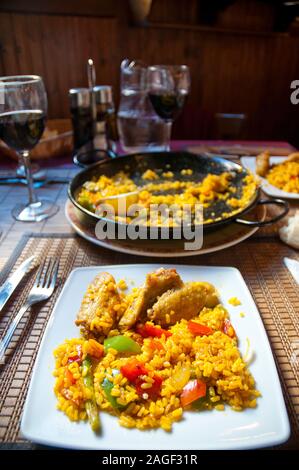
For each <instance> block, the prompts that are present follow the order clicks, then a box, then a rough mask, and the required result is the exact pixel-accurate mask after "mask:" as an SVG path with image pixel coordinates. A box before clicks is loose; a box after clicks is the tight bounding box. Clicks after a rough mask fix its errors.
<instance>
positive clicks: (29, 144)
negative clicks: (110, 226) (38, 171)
mask: <svg viewBox="0 0 299 470" xmlns="http://www.w3.org/2000/svg"><path fill="white" fill-rule="evenodd" d="M45 121H46V116H45V114H44V113H43V112H42V111H41V110H38V109H33V110H31V109H30V110H18V111H9V112H6V113H2V114H0V138H1V139H2V140H3V141H4V142H5V143H6V144H7V145H8V146H9V147H11V148H13V149H14V150H16V151H18V152H19V151H22V150H25V149H26V150H31V149H32V148H33V147H35V146H36V144H37V143H38V142H39V140H40V138H41V136H42V133H43V132H44V129H45Z"/></svg>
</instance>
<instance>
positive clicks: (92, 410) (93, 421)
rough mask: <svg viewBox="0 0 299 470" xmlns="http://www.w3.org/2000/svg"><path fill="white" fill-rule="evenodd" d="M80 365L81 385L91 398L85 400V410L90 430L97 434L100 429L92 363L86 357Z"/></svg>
mask: <svg viewBox="0 0 299 470" xmlns="http://www.w3.org/2000/svg"><path fill="white" fill-rule="evenodd" d="M82 365H83V369H82V375H83V383H84V385H85V387H87V388H88V389H89V390H90V392H91V398H90V399H89V400H86V402H85V409H86V413H87V416H88V421H89V424H90V426H91V429H92V430H93V431H94V432H97V431H98V430H99V429H100V418H99V411H98V407H97V403H96V400H95V396H94V386H93V377H92V362H91V359H90V357H88V356H86V358H85V359H84V361H83V364H82Z"/></svg>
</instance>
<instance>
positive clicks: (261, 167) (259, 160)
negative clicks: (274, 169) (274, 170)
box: [255, 150, 270, 176]
mask: <svg viewBox="0 0 299 470" xmlns="http://www.w3.org/2000/svg"><path fill="white" fill-rule="evenodd" d="M255 166H256V169H255V171H256V174H257V175H259V176H266V174H267V173H268V171H269V170H270V152H268V150H266V151H265V152H262V153H260V154H259V155H257V157H256V162H255Z"/></svg>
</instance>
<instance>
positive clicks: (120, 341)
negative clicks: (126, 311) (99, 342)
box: [104, 335, 141, 354]
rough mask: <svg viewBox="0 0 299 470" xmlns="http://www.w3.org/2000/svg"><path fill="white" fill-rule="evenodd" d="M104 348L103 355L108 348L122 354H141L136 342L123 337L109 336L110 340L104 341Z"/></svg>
mask: <svg viewBox="0 0 299 470" xmlns="http://www.w3.org/2000/svg"><path fill="white" fill-rule="evenodd" d="M104 348H105V353H107V352H108V350H109V349H110V348H112V349H116V351H118V352H122V353H133V354H139V353H140V352H141V347H140V346H139V344H138V343H136V341H134V340H133V339H131V338H128V337H127V336H123V335H118V336H111V338H107V339H105V341H104Z"/></svg>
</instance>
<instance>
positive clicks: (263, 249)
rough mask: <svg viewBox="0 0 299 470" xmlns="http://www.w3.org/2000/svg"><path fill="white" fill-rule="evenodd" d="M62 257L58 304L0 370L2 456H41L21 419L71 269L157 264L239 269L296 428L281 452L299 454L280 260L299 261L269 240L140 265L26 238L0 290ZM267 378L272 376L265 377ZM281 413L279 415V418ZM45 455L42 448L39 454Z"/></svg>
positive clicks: (294, 363) (292, 335)
mask: <svg viewBox="0 0 299 470" xmlns="http://www.w3.org/2000/svg"><path fill="white" fill-rule="evenodd" d="M32 254H35V255H36V256H40V257H41V258H43V257H44V256H45V254H47V255H48V256H59V258H60V272H59V285H58V288H57V289H56V291H55V293H54V294H53V296H52V297H51V298H50V299H49V300H48V301H47V302H46V303H44V304H42V305H37V306H35V307H33V309H32V310H31V311H30V312H29V313H28V314H27V316H26V317H25V318H24V319H23V320H22V321H21V323H20V325H19V327H18V328H17V330H16V333H15V335H14V339H13V341H12V342H11V345H10V349H9V351H8V355H7V357H6V362H5V365H4V366H0V442H1V443H2V444H1V446H2V448H7V446H12V447H14V448H24V449H28V448H36V447H37V446H36V445H34V444H32V443H28V442H27V441H26V440H25V439H24V438H22V436H21V435H20V430H19V428H20V419H21V415H22V410H23V406H24V402H25V399H26V394H27V390H28V386H29V382H30V376H31V372H32V367H33V364H34V362H35V358H36V355H37V352H38V348H39V345H40V341H41V338H42V336H43V333H44V330H45V327H46V324H47V322H48V320H49V317H50V315H51V312H52V309H53V306H54V304H55V302H56V300H57V297H58V295H59V293H60V291H61V288H62V286H63V284H64V282H65V280H66V278H67V277H68V275H69V273H70V272H71V270H72V269H74V268H77V267H80V266H89V265H104V264H123V263H151V262H153V263H159V264H161V266H163V264H166V263H167V264H169V263H172V264H178V265H179V264H192V265H194V264H195V265H219V266H235V267H236V268H238V269H239V270H240V271H241V273H242V275H243V276H244V278H245V281H246V283H247V285H248V287H249V289H250V291H251V293H252V295H253V297H254V300H255V302H256V304H257V307H258V309H259V311H260V314H261V316H262V319H263V322H264V325H265V327H266V330H267V333H268V336H269V340H270V342H271V346H272V350H273V353H274V357H275V360H276V363H277V367H278V371H279V376H280V380H281V383H282V388H283V394H284V397H285V401H286V406H287V409H288V414H289V418H290V422H291V427H292V435H291V438H290V439H289V441H288V442H287V443H285V444H283V445H282V446H279V447H278V448H283V449H298V448H299V322H298V314H299V287H298V285H297V284H296V283H295V281H294V279H293V278H292V276H291V275H290V273H289V272H288V270H287V269H286V268H285V267H284V265H283V262H282V259H283V257H284V256H289V257H293V258H297V259H299V255H298V252H295V251H294V250H292V249H291V248H289V247H288V246H286V245H283V244H282V243H281V242H279V241H278V239H277V238H274V237H271V236H269V237H268V236H264V237H262V238H261V237H253V238H251V239H249V240H247V241H245V242H243V243H241V244H240V245H238V246H237V247H233V248H229V249H226V250H223V251H221V252H217V253H215V254H210V255H205V256H196V257H194V258H188V260H187V259H184V258H180V259H178V260H174V259H171V260H169V259H161V260H157V259H156V258H155V259H151V258H141V257H136V256H131V255H124V254H121V253H115V252H110V251H108V250H104V249H102V248H96V247H94V246H93V245H91V244H90V243H89V242H87V241H85V240H83V239H80V238H79V237H77V236H75V235H73V234H51V233H50V234H27V235H24V236H23V237H22V239H21V241H20V243H19V244H18V246H17V247H16V249H15V250H14V252H13V254H12V256H11V258H10V260H9V261H8V263H7V264H6V266H5V268H4V269H3V271H2V272H1V275H0V283H1V282H2V281H3V279H4V278H5V277H6V276H7V275H8V273H9V272H10V271H11V270H13V269H15V267H17V266H18V265H19V264H20V263H21V262H22V261H23V260H24V259H26V258H27V257H28V256H30V255H32ZM33 277H34V276H32V275H31V276H27V278H26V279H24V280H23V281H22V284H21V285H20V286H19V288H18V289H17V291H16V292H15V294H14V296H13V297H12V299H10V301H9V303H8V304H7V306H6V308H5V310H4V312H3V313H2V314H1V318H0V336H3V334H4V333H5V331H6V329H7V327H8V324H9V322H10V320H11V319H12V317H13V315H14V314H15V312H16V311H17V309H19V308H20V306H21V305H22V303H23V301H24V299H25V297H26V296H27V294H28V292H29V290H30V288H31V286H32V284H33ZM265 373H266V371H265ZM273 412H274V413H275V410H273ZM39 447H40V446H39Z"/></svg>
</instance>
